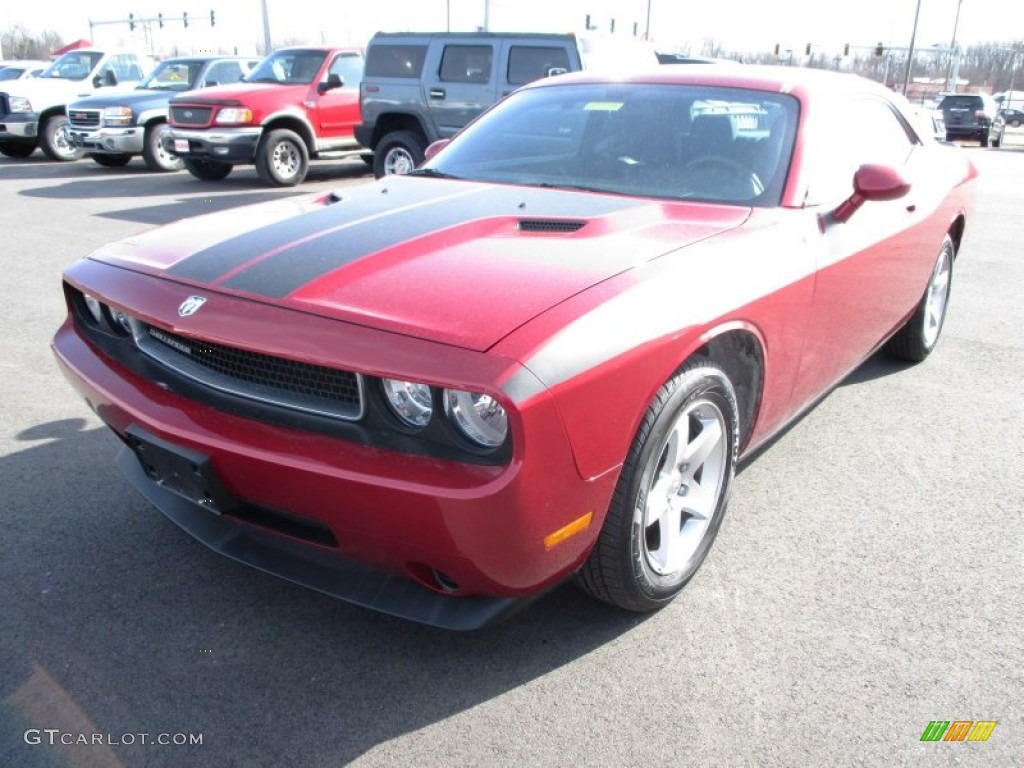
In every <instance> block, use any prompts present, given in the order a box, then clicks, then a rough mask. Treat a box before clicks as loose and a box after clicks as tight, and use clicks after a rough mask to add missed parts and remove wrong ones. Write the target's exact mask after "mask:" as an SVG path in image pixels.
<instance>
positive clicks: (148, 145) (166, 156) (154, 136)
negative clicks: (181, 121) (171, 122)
mask: <svg viewBox="0 0 1024 768" xmlns="http://www.w3.org/2000/svg"><path fill="white" fill-rule="evenodd" d="M166 131H167V123H157V124H156V125H150V126H149V127H147V128H146V136H145V138H144V139H143V141H142V159H143V161H145V163H146V167H147V168H149V170H151V171H180V170H181V169H182V168H184V167H185V163H184V162H183V161H182V159H181V158H180V157H178V156H177V155H172V154H171V153H170V152H168V151H167V150H166V149H164V147H163V144H161V143H160V141H161V139H163V137H164V133H165V132H166Z"/></svg>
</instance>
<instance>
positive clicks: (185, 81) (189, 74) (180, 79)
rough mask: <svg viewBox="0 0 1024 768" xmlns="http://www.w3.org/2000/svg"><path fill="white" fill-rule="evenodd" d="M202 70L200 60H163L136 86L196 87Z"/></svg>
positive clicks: (158, 89)
mask: <svg viewBox="0 0 1024 768" xmlns="http://www.w3.org/2000/svg"><path fill="white" fill-rule="evenodd" d="M202 70H203V62H202V61H163V62H160V64H159V65H158V66H157V68H156V69H154V70H153V72H152V73H151V74H150V76H149V77H147V78H146V79H145V80H143V81H142V82H141V83H139V84H138V85H137V86H136V87H137V88H138V89H139V90H143V89H146V90H153V91H187V90H190V89H192V88H195V87H196V80H198V79H199V73H200V72H201V71H202Z"/></svg>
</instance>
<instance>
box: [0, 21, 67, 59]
mask: <svg viewBox="0 0 1024 768" xmlns="http://www.w3.org/2000/svg"><path fill="white" fill-rule="evenodd" d="M63 46H64V41H63V40H62V39H61V36H60V35H58V34H57V33H56V32H53V31H50V30H47V31H45V32H42V33H41V34H39V35H33V34H32V33H31V32H29V31H28V30H27V29H26V28H25V27H23V26H21V25H20V24H17V25H15V26H13V27H11V28H10V29H7V30H4V31H3V32H0V48H2V49H3V52H4V56H5V57H7V58H8V59H44V60H45V59H48V58H50V54H52V53H53V52H54V51H56V50H58V49H60V48H62V47H63Z"/></svg>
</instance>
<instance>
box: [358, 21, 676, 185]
mask: <svg viewBox="0 0 1024 768" xmlns="http://www.w3.org/2000/svg"><path fill="white" fill-rule="evenodd" d="M657 65H658V57H657V55H656V54H655V52H654V48H653V47H651V46H650V45H649V44H647V43H641V42H639V41H635V40H619V39H615V38H601V37H577V36H576V35H571V34H564V35H563V34H502V33H484V32H480V33H465V32H441V33H423V34H419V33H383V32H378V33H377V34H376V35H374V36H373V38H372V39H371V40H370V42H369V45H368V46H367V49H366V75H365V76H364V78H363V83H362V86H361V87H360V111H361V113H362V123H361V124H360V125H359V126H358V127H357V128H356V139H358V140H359V143H360V144H362V145H363V146H364V147H366V148H367V149H369V150H372V151H373V153H374V160H373V171H374V175H376V176H377V178H380V177H382V176H386V175H389V174H393V173H408V172H409V171H411V170H412V169H413V168H415V167H416V166H417V165H419V164H420V163H421V162H422V161H423V151H424V150H425V149H426V147H427V145H428V144H430V143H431V142H432V141H436V140H437V139H442V138H446V137H450V136H453V135H454V134H455V132H456V131H458V130H460V129H461V128H462V127H463V126H465V125H466V124H467V123H468V122H469V121H470V120H472V119H473V118H474V117H476V116H477V115H479V114H480V113H481V112H483V111H484V110H485V109H486V108H487V107H489V106H490V105H491V104H493V103H495V102H496V101H498V100H499V99H502V98H504V97H505V96H507V95H508V94H509V93H511V92H512V91H514V90H515V89H516V88H518V87H520V86H521V85H525V84H526V83H530V82H533V81H534V80H537V79H538V78H543V77H551V76H552V75H559V74H563V73H565V72H575V71H577V70H580V69H609V70H612V71H615V72H625V71H629V70H632V69H642V68H653V67H656V66H657Z"/></svg>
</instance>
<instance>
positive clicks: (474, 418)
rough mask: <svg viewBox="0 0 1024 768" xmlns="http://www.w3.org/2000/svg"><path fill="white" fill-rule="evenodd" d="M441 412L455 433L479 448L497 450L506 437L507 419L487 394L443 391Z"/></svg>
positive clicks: (501, 409)
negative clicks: (453, 427) (454, 428)
mask: <svg viewBox="0 0 1024 768" xmlns="http://www.w3.org/2000/svg"><path fill="white" fill-rule="evenodd" d="M444 409H445V412H446V413H447V414H448V418H450V419H451V420H452V421H453V422H454V423H455V426H456V427H458V428H459V431H460V432H461V433H462V434H463V435H465V436H466V437H468V438H469V439H470V440H472V441H473V442H474V443H476V444H477V445H479V446H481V447H483V448H497V447H498V446H499V445H501V444H502V443H504V442H505V437H506V436H507V435H508V416H507V415H506V414H505V409H504V408H502V407H501V404H500V403H499V402H498V401H497V400H495V399H494V398H493V397H491V396H490V395H484V394H481V393H479V392H463V391H461V390H457V389H446V390H445V391H444Z"/></svg>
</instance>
